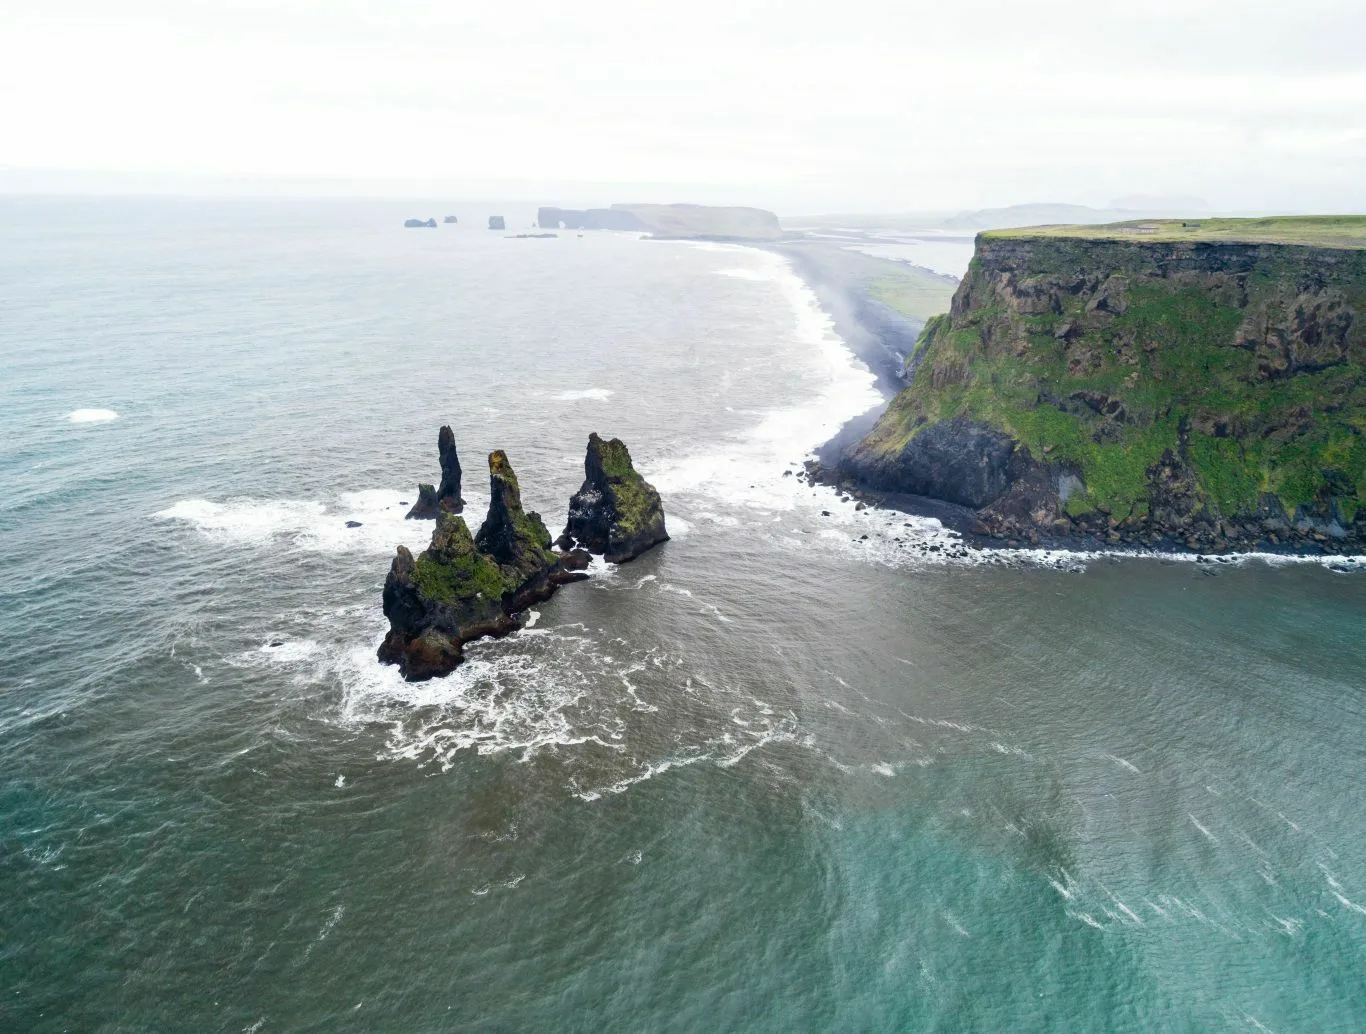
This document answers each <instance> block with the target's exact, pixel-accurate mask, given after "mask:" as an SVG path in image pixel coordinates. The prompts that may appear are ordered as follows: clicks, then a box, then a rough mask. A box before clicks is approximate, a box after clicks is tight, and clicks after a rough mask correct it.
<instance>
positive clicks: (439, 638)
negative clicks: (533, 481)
mask: <svg viewBox="0 0 1366 1034" xmlns="http://www.w3.org/2000/svg"><path fill="white" fill-rule="evenodd" d="M489 494H490V496H491V499H490V502H489V512H488V516H487V517H486V518H485V519H484V523H483V525H481V526H480V528H479V533H478V535H475V536H471V535H470V530H469V527H468V526H467V525H466V524H465V520H464V518H463V517H457V516H456V515H454V514H452V513H449V512H445V511H439V512H438V515H437V520H436V529H435V530H434V531H433V532H432V541H431V544H430V545H429V546H428V547H427V548H426V549H425V550H423V551H422V552H421V553H420V554H419V555H418V556H416V557H414V556H413V555H412V553H411V552H410V551H409V550H407V549H406V548H404V547H403V546H399V547H398V553H397V555H396V556H395V557H394V560H393V563H392V564H391V565H390V567H389V575H388V577H387V578H386V579H385V581H384V616H385V617H387V618H388V619H389V633H388V635H387V636H385V639H384V642H383V643H382V644H381V645H380V648H379V659H380V661H381V662H383V663H385V664H397V665H398V666H399V670H400V671H401V672H402V674H403V676H404V678H406V679H409V680H411V681H421V680H423V679H429V678H433V677H434V676H437V675H444V674H446V673H448V672H450V671H451V670H452V669H454V668H455V666H456V665H458V664H459V663H460V662H461V660H463V658H464V651H463V647H464V644H465V643H468V642H470V641H471V640H474V639H479V638H481V637H483V636H489V635H491V636H502V635H507V634H508V633H509V632H511V631H513V630H514V629H517V628H520V627H521V623H522V619H521V616H520V612H521V611H522V610H524V609H525V608H526V607H528V606H530V605H531V604H533V603H536V602H538V601H540V600H544V599H548V598H549V597H550V596H551V595H552V594H553V593H554V592H555V590H556V588H557V587H558V586H560V585H562V584H564V583H565V582H568V581H576V580H578V579H580V578H583V577H585V576H584V575H582V574H580V573H577V572H574V571H571V570H569V569H568V568H567V567H566V566H565V564H564V563H562V558H561V556H560V555H559V554H557V553H555V552H553V551H552V550H551V548H550V533H549V532H548V531H546V528H545V524H544V522H542V520H541V518H540V515H539V514H537V513H535V512H531V513H527V512H525V511H524V510H523V509H522V496H521V489H520V487H519V485H518V483H517V475H516V474H515V473H514V472H513V470H512V465H511V464H510V463H509V462H508V458H507V456H506V454H504V453H503V452H502V451H501V450H499V451H496V452H492V453H490V454H489Z"/></svg>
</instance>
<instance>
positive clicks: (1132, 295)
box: [851, 223, 1366, 520]
mask: <svg viewBox="0 0 1366 1034" xmlns="http://www.w3.org/2000/svg"><path fill="white" fill-rule="evenodd" d="M1339 228H1341V227H1340V226H1339ZM1293 229H1296V232H1301V231H1302V233H1307V232H1309V231H1310V230H1313V231H1314V232H1319V231H1320V230H1323V232H1325V233H1326V232H1327V231H1326V230H1324V227H1323V226H1321V225H1320V224H1317V223H1315V224H1306V225H1305V226H1297V227H1295V228H1293ZM1266 232H1268V233H1269V232H1271V231H1270V230H1267V231H1266ZM915 362H916V366H915V374H914V377H913V380H912V382H911V384H910V386H909V387H908V388H907V389H906V390H905V391H903V392H902V393H901V394H900V395H899V396H898V397H897V398H896V399H895V400H893V402H892V403H891V405H890V406H889V407H888V409H887V411H886V413H885V414H884V416H883V417H882V419H881V420H880V421H879V422H878V424H877V425H876V427H875V428H874V429H873V431H872V432H871V433H870V434H869V435H868V437H867V438H866V439H865V440H864V441H863V442H862V443H860V445H859V446H858V447H857V449H856V450H855V451H854V454H853V456H852V457H851V468H852V469H854V470H855V471H868V470H874V469H881V468H878V464H883V465H884V466H885V465H886V464H891V463H894V462H895V461H896V460H897V457H899V456H901V455H904V454H905V453H906V451H907V450H908V448H909V447H910V445H911V443H912V441H913V440H914V439H915V438H916V437H917V436H918V435H921V434H923V433H924V431H925V430H926V428H928V427H931V426H934V425H935V424H937V423H940V422H943V421H948V420H953V419H967V420H970V421H975V422H980V423H981V424H983V425H987V426H989V427H991V428H995V429H998V430H1000V431H1002V432H1004V433H1006V434H1008V435H1009V436H1010V437H1011V438H1012V439H1014V440H1015V441H1016V442H1017V443H1018V444H1019V445H1020V446H1021V447H1022V450H1023V451H1024V452H1026V453H1027V455H1028V457H1029V458H1030V459H1031V460H1033V461H1036V462H1044V463H1047V464H1050V465H1052V466H1053V467H1055V468H1057V469H1066V470H1069V471H1074V472H1075V473H1076V474H1077V476H1079V477H1080V479H1081V481H1082V482H1083V483H1084V487H1083V489H1082V490H1081V492H1080V494H1073V495H1072V496H1070V497H1069V498H1068V499H1067V501H1066V504H1065V507H1064V509H1065V512H1066V513H1068V514H1072V515H1077V514H1081V513H1085V512H1091V511H1097V510H1100V511H1104V512H1107V513H1111V514H1120V515H1124V514H1139V513H1145V512H1146V507H1147V502H1148V497H1149V494H1150V492H1151V491H1152V484H1151V480H1150V477H1149V473H1148V472H1149V469H1150V468H1152V467H1153V466H1154V465H1155V464H1157V463H1158V461H1159V459H1160V458H1161V457H1162V456H1163V455H1164V454H1166V453H1168V452H1170V453H1172V454H1173V455H1174V456H1176V457H1177V458H1178V459H1179V461H1180V462H1181V463H1183V464H1185V465H1187V466H1188V467H1189V468H1190V470H1191V471H1193V474H1194V478H1195V484H1196V488H1195V492H1196V495H1197V496H1198V497H1199V502H1200V504H1201V505H1202V506H1203V507H1205V508H1206V509H1207V510H1208V512H1209V513H1211V514H1212V515H1214V516H1216V517H1218V516H1225V517H1228V516H1235V515H1253V514H1255V513H1257V512H1258V511H1259V509H1261V510H1264V509H1265V507H1266V505H1267V502H1266V500H1267V496H1268V495H1272V496H1275V497H1276V499H1277V500H1279V503H1280V504H1281V505H1282V506H1283V507H1284V508H1285V510H1286V511H1287V512H1288V513H1289V514H1291V515H1294V514H1295V513H1296V511H1297V510H1300V511H1301V512H1308V511H1310V510H1315V512H1318V513H1320V514H1323V513H1327V512H1328V511H1330V510H1331V509H1332V508H1333V507H1334V506H1335V507H1336V508H1337V512H1338V513H1339V514H1340V515H1341V516H1343V517H1344V518H1345V519H1347V520H1351V519H1352V518H1353V517H1354V516H1355V514H1356V512H1357V510H1358V509H1359V507H1360V505H1361V502H1362V500H1363V499H1364V498H1366V251H1363V250H1361V248H1360V247H1355V248H1354V247H1351V246H1350V242H1349V243H1343V242H1342V241H1340V240H1338V239H1334V241H1333V242H1332V246H1329V247H1309V246H1300V245H1284V244H1275V243H1255V242H1253V243H1249V242H1241V241H1236V240H1224V239H1218V240H1212V241H1209V240H1207V241H1200V240H1185V239H1180V238H1178V239H1174V240H1157V241H1146V240H1141V239H1137V238H1136V237H1134V235H1132V234H1130V235H1129V238H1128V239H1125V235H1124V234H1116V235H1112V236H1107V235H1106V234H1104V233H1101V232H1099V231H1088V234H1087V235H1085V236H1084V237H1083V236H1072V235H1067V234H1062V233H1059V232H1055V231H1048V232H1041V233H1039V234H1038V235H1034V234H1031V233H1028V232H1026V231H1011V232H1010V233H1008V234H1007V233H991V234H984V235H982V236H979V238H978V245H977V254H976V256H975V257H974V259H973V261H972V264H971V266H970V268H969V271H968V273H967V275H966V277H965V278H964V280H963V281H962V283H961V285H960V287H959V289H958V292H957V294H956V295H955V297H954V300H953V304H952V307H951V310H950V312H949V313H948V314H947V315H945V316H943V317H940V318H936V319H934V320H931V321H930V322H929V323H928V324H927V326H926V327H925V330H924V332H923V334H922V335H921V338H920V341H919V342H918V343H917V348H916V360H915ZM1059 502H1061V501H1059Z"/></svg>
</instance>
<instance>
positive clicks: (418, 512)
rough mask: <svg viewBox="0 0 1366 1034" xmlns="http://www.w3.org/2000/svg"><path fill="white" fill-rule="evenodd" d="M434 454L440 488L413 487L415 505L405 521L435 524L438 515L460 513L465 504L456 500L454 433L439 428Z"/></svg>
mask: <svg viewBox="0 0 1366 1034" xmlns="http://www.w3.org/2000/svg"><path fill="white" fill-rule="evenodd" d="M436 449H437V453H438V454H439V455H440V457H441V486H440V487H439V488H434V487H432V486H431V485H427V484H420V485H418V486H417V502H416V503H414V504H413V508H412V509H411V510H409V511H408V514H407V519H408V520H427V521H431V520H435V519H436V518H437V515H438V514H442V513H461V512H462V511H463V510H464V509H465V500H464V499H462V498H460V475H461V471H460V457H459V455H457V454H456V451H455V432H453V431H452V430H451V429H450V427H442V428H441V432H440V434H438V435H437V438H436Z"/></svg>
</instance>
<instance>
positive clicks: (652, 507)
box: [557, 432, 669, 564]
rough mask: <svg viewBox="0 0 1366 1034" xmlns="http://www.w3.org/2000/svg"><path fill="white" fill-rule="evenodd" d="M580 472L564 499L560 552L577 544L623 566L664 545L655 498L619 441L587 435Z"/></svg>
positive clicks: (660, 512)
mask: <svg viewBox="0 0 1366 1034" xmlns="http://www.w3.org/2000/svg"><path fill="white" fill-rule="evenodd" d="M583 468H584V474H585V475H586V479H585V480H584V483H583V486H582V487H581V488H580V489H579V490H578V492H577V493H575V495H574V497H573V498H572V499H570V500H569V522H568V524H566V525H565V529H564V534H562V535H561V536H560V538H559V540H558V542H557V545H559V546H560V548H561V549H571V548H573V547H575V546H576V545H577V546H579V547H581V548H583V549H586V550H588V551H589V552H590V553H601V554H603V555H604V556H605V558H606V559H607V560H608V561H609V562H611V563H614V564H624V563H626V561H628V560H633V559H634V558H636V557H638V556H640V554H641V553H644V552H645V551H646V550H647V549H649V548H650V547H651V546H654V545H657V544H658V543H660V542H667V541H668V538H669V533H668V531H666V530H665V527H664V506H663V504H662V503H661V502H660V501H659V493H658V492H656V491H655V489H654V486H653V485H651V484H650V483H649V482H648V481H646V480H645V479H644V478H643V477H641V476H640V475H639V474H638V473H636V469H635V467H634V466H632V465H631V454H630V453H629V452H628V451H627V449H626V446H625V445H624V444H623V443H622V442H621V440H620V439H618V438H613V439H611V440H610V441H604V440H603V439H602V438H600V437H598V435H597V433H596V432H594V433H593V434H590V435H589V436H588V453H587V455H586V456H585V457H584V461H583Z"/></svg>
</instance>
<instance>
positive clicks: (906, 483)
mask: <svg viewBox="0 0 1366 1034" xmlns="http://www.w3.org/2000/svg"><path fill="white" fill-rule="evenodd" d="M1026 464H1027V461H1026V460H1025V458H1024V457H1023V456H1021V455H1020V454H1018V453H1017V451H1016V446H1015V441H1014V439H1012V438H1011V437H1010V436H1009V435H1006V434H1002V433H1001V432H1000V431H997V430H996V429H995V428H993V427H991V426H989V425H987V424H984V423H978V422H975V421H972V420H967V419H963V418H958V419H955V420H946V421H943V422H941V423H937V424H933V425H931V426H929V427H926V428H925V430H923V431H921V432H920V433H919V434H917V435H916V436H915V437H914V438H912V439H911V440H910V441H909V442H907V443H906V445H905V446H904V447H903V448H902V449H901V451H900V452H899V453H897V454H895V455H892V456H887V455H880V454H874V453H870V452H864V451H861V450H857V449H855V450H853V451H851V452H850V453H849V454H848V455H847V456H845V457H844V458H843V460H842V461H841V463H840V472H841V473H842V474H843V475H845V476H847V477H853V478H855V479H856V480H857V481H860V482H863V483H866V484H870V485H876V486H877V487H878V489H880V490H881V491H884V492H905V493H907V494H910V495H922V496H929V497H930V498H932V499H944V500H947V501H948V502H951V503H958V504H960V505H962V506H971V507H973V508H974V509H976V508H978V507H982V506H986V505H987V504H988V503H991V502H993V501H994V500H995V499H996V498H997V497H999V496H1000V495H1002V494H1003V493H1004V492H1005V491H1006V489H1007V488H1009V487H1010V486H1011V484H1012V483H1013V482H1014V481H1015V480H1016V478H1018V477H1019V476H1020V475H1021V474H1023V473H1024V470H1023V468H1024V466H1025V465H1026Z"/></svg>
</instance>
